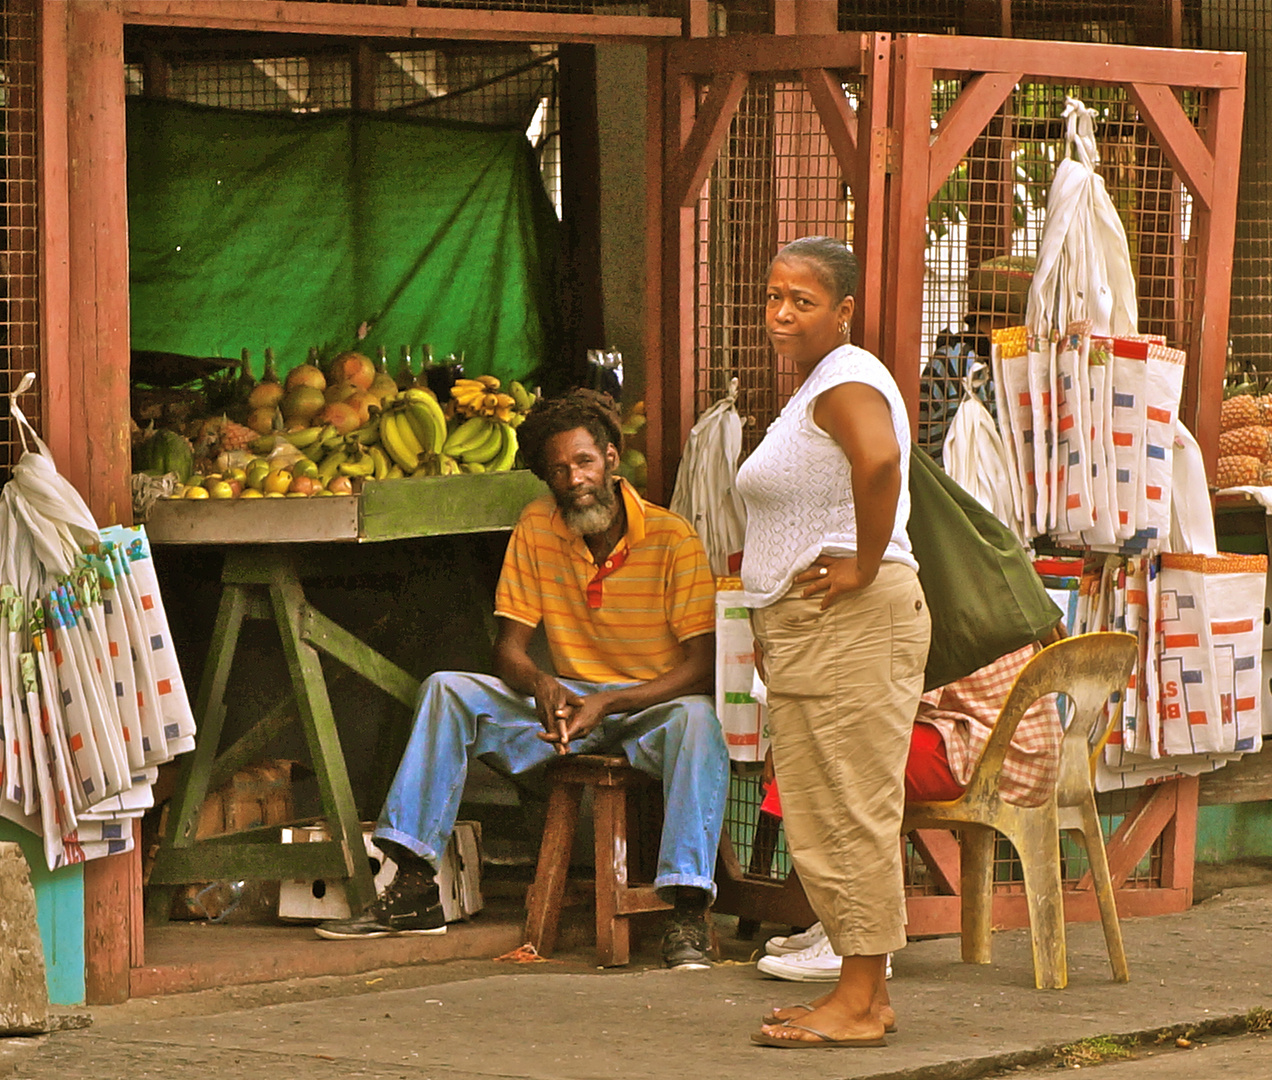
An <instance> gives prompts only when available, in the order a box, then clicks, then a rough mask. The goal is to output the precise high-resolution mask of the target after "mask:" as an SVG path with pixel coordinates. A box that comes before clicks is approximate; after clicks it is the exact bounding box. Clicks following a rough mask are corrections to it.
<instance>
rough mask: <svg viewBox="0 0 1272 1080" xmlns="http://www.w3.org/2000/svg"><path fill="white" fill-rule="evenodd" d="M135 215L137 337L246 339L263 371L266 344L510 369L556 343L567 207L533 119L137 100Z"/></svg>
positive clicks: (233, 351)
mask: <svg viewBox="0 0 1272 1080" xmlns="http://www.w3.org/2000/svg"><path fill="white" fill-rule="evenodd" d="M128 223H129V251H130V257H131V294H132V312H131V319H132V347H133V348H134V349H153V350H159V351H166V352H173V353H183V354H187V355H192V356H230V357H237V356H238V355H239V353H240V351H241V350H242V349H244V348H246V349H248V350H250V352H251V354H252V357H253V359H254V362H255V367H256V373H257V374H258V375H259V374H260V371H261V366H262V360H261V357H262V354H263V351H264V348H265V347H266V346H270V347H272V348H273V350H274V355H275V358H276V362H277V365H278V368H279V370H280V372H282V371H286V370H288V369H289V368H291V367H294V366H295V365H296V364H298V363H301V362H302V361H303V360H304V359H305V357H306V355H307V353H308V349H309V347H310V346H311V345H317V346H319V347H320V348H321V349H322V350H323V352H324V355H325V356H331V355H333V354H334V353H335V352H337V351H339V350H340V349H345V348H357V349H359V350H360V351H362V352H366V353H369V354H370V355H372V356H374V354H375V349H376V347H377V346H384V347H385V349H386V350H387V351H388V354H389V357H390V365H391V367H392V366H395V365H396V363H397V356H398V350H399V347H400V346H401V345H403V344H407V345H411V346H412V350H411V351H412V355H413V356H415V355H417V354H418V352H419V351H420V350H419V346H420V345H421V344H422V343H428V344H429V345H431V347H432V350H433V353H434V355H435V356H436V357H437V359H439V360H441V359H443V358H444V357H445V356H446V355H447V354H448V353H451V352H454V353H459V352H460V351H461V350H462V351H463V353H464V355H465V362H466V370H467V371H468V373H469V374H474V373H490V374H494V375H498V376H499V377H500V378H503V379H511V378H523V377H525V376H528V375H529V374H530V373H531V372H532V371H534V370H535V369H536V368H539V367H540V365H543V364H545V363H549V364H550V358H551V357H552V355H553V352H554V349H555V346H556V330H555V325H554V324H555V318H556V316H555V310H556V305H555V296H556V290H555V279H556V264H557V245H558V223H557V220H556V215H555V213H554V212H553V209H552V206H551V203H550V202H549V200H548V198H547V194H546V193H545V191H544V189H543V184H542V181H541V180H540V178H539V172H538V168H537V166H536V163H535V160H534V154H533V152H532V150H531V148H530V145H529V143H528V142H527V141H526V138H525V136H524V135H523V134H522V133H521V132H519V131H515V130H502V129H491V128H485V127H479V126H476V125H468V124H457V123H445V122H437V121H421V120H415V119H409V118H398V117H388V116H379V115H367V114H348V113H342V114H331V115H314V116H278V115H275V114H262V113H252V112H233V111H228V110H224V109H210V108H204V107H201V106H195V105H186V104H181V103H174V102H162V101H150V100H146V99H142V98H130V99H129V101H128ZM360 327H361V328H362V329H363V332H364V335H365V336H364V337H362V338H360V337H359V328H360ZM417 363H418V360H417Z"/></svg>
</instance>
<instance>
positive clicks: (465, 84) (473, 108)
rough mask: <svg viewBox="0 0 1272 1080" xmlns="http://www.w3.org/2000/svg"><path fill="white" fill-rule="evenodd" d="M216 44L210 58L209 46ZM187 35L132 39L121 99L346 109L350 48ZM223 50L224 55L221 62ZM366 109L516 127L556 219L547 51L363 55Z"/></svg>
mask: <svg viewBox="0 0 1272 1080" xmlns="http://www.w3.org/2000/svg"><path fill="white" fill-rule="evenodd" d="M218 42H225V43H226V44H224V45H223V46H222V51H221V54H220V55H217V43H218ZM244 49H245V46H243V45H241V44H239V43H237V42H235V41H233V39H227V38H224V37H216V38H213V37H210V36H208V35H202V34H198V33H194V34H191V35H188V36H187V37H186V38H185V39H183V41H182V43H181V45H180V47H179V48H176V49H172V50H169V51H167V52H163V53H159V52H158V51H157V48H156V44H155V43H150V42H147V41H146V39H144V38H140V37H139V38H137V39H135V40H134V41H133V42H132V48H130V50H129V51H130V53H135V54H142V55H145V56H146V60H145V61H142V60H136V59H133V60H132V62H130V63H129V64H127V65H126V67H125V79H126V88H127V93H128V94H129V95H133V96H138V95H142V94H149V95H150V96H153V97H165V98H170V99H173V100H178V101H188V102H192V103H194V104H198V105H211V106H215V107H217V108H224V109H247V110H254V111H263V112H287V113H293V114H295V113H319V112H324V111H329V110H332V109H348V108H351V107H353V105H354V103H355V102H354V99H355V95H354V84H355V81H356V79H357V77H358V74H357V71H356V64H355V59H354V57H355V54H356V52H357V49H356V44H355V43H352V42H350V43H349V44H347V45H338V46H335V47H332V46H331V45H325V46H323V47H321V48H316V49H314V50H312V51H310V52H307V53H305V54H304V55H297V54H296V53H294V52H289V51H283V50H282V49H281V47H280V46H278V45H263V46H260V47H258V48H257V49H256V50H255V51H251V50H248V51H247V52H246V53H245V52H244ZM231 50H232V52H233V54H232V55H231ZM369 62H370V64H371V66H372V80H371V81H372V92H371V101H372V104H371V107H373V108H374V109H376V110H378V111H390V110H391V111H398V112H400V113H402V114H403V115H408V116H423V117H430V118H434V119H440V120H457V121H462V122H468V123H477V124H490V125H494V126H500V127H516V128H518V129H519V130H522V131H525V132H526V136H527V138H528V139H529V140H530V142H531V145H533V146H534V148H535V153H536V155H537V157H538V160H539V171H540V176H541V177H542V178H543V183H544V188H545V189H546V190H547V192H548V195H549V197H550V198H551V199H552V202H553V205H554V206H555V207H556V209H557V214H558V216H559V215H560V212H561V154H560V134H561V133H560V107H559V105H560V96H559V89H558V87H559V71H558V58H557V51H556V49H555V47H554V46H551V45H539V44H521V43H517V44H500V43H496V44H489V45H488V44H484V43H483V44H475V43H464V44H462V45H461V44H453V43H451V44H447V45H445V46H439V47H435V48H429V49H414V50H405V51H404V50H393V49H389V50H385V51H384V52H378V51H373V52H371V53H370V59H369Z"/></svg>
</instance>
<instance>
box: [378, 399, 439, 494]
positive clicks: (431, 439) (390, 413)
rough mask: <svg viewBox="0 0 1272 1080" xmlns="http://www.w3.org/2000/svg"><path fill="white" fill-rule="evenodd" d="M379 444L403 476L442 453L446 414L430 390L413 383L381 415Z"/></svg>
mask: <svg viewBox="0 0 1272 1080" xmlns="http://www.w3.org/2000/svg"><path fill="white" fill-rule="evenodd" d="M379 434H380V445H381V446H383V447H384V450H385V452H386V453H387V454H388V456H389V458H390V459H391V460H392V463H393V464H394V465H396V466H398V468H400V469H401V470H402V472H403V474H404V475H408V476H409V475H410V474H412V473H414V472H415V471H416V469H418V468H419V467H420V465H421V464H422V463H423V462H424V461H425V460H427V459H428V458H432V457H436V456H437V455H438V454H440V453H441V452H442V444H443V443H444V442H445V441H446V417H445V416H444V415H443V413H442V407H441V406H440V405H439V404H438V403H437V398H435V397H434V396H433V395H432V393H430V392H429V391H428V390H425V389H423V388H422V387H417V386H413V387H411V388H410V389H409V390H405V391H403V392H402V395H401V397H399V398H398V400H397V401H395V402H393V404H391V405H389V406H388V407H387V408H385V410H384V411H383V412H382V413H381V414H380V428H379Z"/></svg>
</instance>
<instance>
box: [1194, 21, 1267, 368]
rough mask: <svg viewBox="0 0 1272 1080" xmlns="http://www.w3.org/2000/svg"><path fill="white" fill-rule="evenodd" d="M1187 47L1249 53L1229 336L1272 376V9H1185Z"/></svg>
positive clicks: (1241, 358)
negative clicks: (1271, 285) (1271, 286)
mask: <svg viewBox="0 0 1272 1080" xmlns="http://www.w3.org/2000/svg"><path fill="white" fill-rule="evenodd" d="M1185 13H1186V18H1185V21H1184V28H1183V30H1184V44H1185V45H1187V46H1189V47H1190V48H1198V49H1228V50H1237V51H1241V52H1244V53H1245V54H1246V90H1245V94H1246V96H1245V124H1244V127H1243V128H1242V136H1241V178H1240V186H1239V189H1238V203H1237V236H1236V246H1235V249H1234V251H1233V267H1232V313H1231V316H1230V319H1229V324H1228V332H1229V336H1230V337H1231V340H1232V350H1233V357H1234V359H1235V360H1236V361H1237V362H1238V363H1239V364H1241V365H1242V366H1249V367H1253V368H1257V369H1258V370H1259V371H1260V372H1261V373H1262V374H1263V375H1264V376H1265V377H1266V376H1268V375H1272V307H1269V305H1268V298H1267V282H1268V279H1269V278H1270V277H1272V171H1270V169H1269V166H1270V165H1272V161H1270V160H1269V158H1270V157H1272V153H1270V151H1272V4H1269V3H1267V0H1207V2H1206V3H1205V4H1185Z"/></svg>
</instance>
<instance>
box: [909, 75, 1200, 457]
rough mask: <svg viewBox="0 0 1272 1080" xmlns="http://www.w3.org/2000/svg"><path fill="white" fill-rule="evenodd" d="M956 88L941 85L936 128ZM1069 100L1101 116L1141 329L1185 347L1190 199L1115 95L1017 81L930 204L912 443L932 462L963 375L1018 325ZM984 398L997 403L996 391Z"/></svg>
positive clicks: (1189, 100) (1103, 169) (1192, 108)
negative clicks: (997, 337)
mask: <svg viewBox="0 0 1272 1080" xmlns="http://www.w3.org/2000/svg"><path fill="white" fill-rule="evenodd" d="M962 89H963V85H962V83H961V82H959V81H956V80H938V81H937V83H936V84H935V86H934V93H933V108H932V120H933V124H936V123H937V122H939V121H940V119H941V118H942V117H943V116H944V115H945V113H946V111H947V110H948V109H949V108H950V107H951V106H952V105H953V103H954V101H955V100H956V99H957V98H958V95H959V93H960V92H961V91H962ZM1067 96H1072V97H1077V98H1080V99H1081V100H1082V101H1083V102H1084V103H1085V104H1086V105H1087V106H1088V107H1090V108H1093V109H1095V110H1096V113H1097V119H1096V139H1097V142H1098V147H1099V153H1100V159H1101V160H1100V165H1099V167H1098V171H1099V173H1100V175H1101V176H1102V177H1103V179H1104V183H1105V186H1106V188H1107V190H1108V191H1109V194H1110V196H1111V197H1112V199H1113V203H1114V205H1115V207H1116V208H1117V211H1118V215H1119V217H1120V219H1121V221H1122V223H1123V226H1124V228H1125V229H1126V234H1127V242H1128V245H1129V248H1130V253H1131V265H1132V267H1133V268H1134V269H1135V270H1136V276H1137V295H1138V303H1139V331H1140V333H1144V334H1160V335H1162V336H1164V337H1165V338H1166V339H1167V341H1168V343H1169V344H1171V345H1174V346H1179V347H1183V346H1186V345H1187V344H1188V336H1189V325H1190V320H1191V318H1192V311H1191V306H1190V300H1191V298H1192V296H1193V291H1192V290H1188V289H1185V288H1184V287H1183V283H1184V282H1185V281H1190V280H1193V277H1194V275H1195V265H1196V251H1195V245H1190V243H1189V240H1190V232H1191V228H1190V227H1191V223H1192V201H1191V197H1190V196H1189V193H1188V191H1187V190H1186V188H1185V187H1184V186H1183V184H1182V183H1181V181H1180V179H1179V178H1178V177H1177V176H1176V175H1175V173H1174V171H1173V169H1172V168H1171V166H1170V164H1169V162H1168V161H1167V160H1166V157H1165V155H1164V154H1163V153H1162V150H1161V147H1160V146H1159V145H1158V144H1157V142H1156V140H1155V139H1154V137H1153V136H1152V134H1151V133H1150V131H1149V129H1148V127H1147V125H1146V124H1145V122H1144V120H1143V118H1142V117H1141V116H1140V115H1139V113H1138V111H1137V110H1136V108H1135V107H1134V105H1133V104H1132V102H1131V101H1130V99H1129V98H1128V97H1127V94H1126V92H1125V91H1124V90H1123V89H1121V88H1120V87H1109V86H1074V85H1067V86H1058V85H1053V84H1047V83H1036V82H1027V83H1022V84H1021V85H1020V86H1019V87H1018V88H1017V89H1016V90H1015V91H1014V92H1013V93H1012V94H1011V95H1010V96H1009V97H1008V99H1007V101H1006V102H1005V104H1004V105H1003V107H1002V109H1000V110H999V112H998V114H997V115H996V116H995V117H994V119H993V120H992V121H991V122H990V124H989V125H988V126H987V127H986V128H985V130H984V131H983V132H982V134H981V135H980V136H979V137H978V138H977V139H976V140H975V141H974V142H973V144H972V146H971V148H970V149H969V150H968V152H967V153H966V155H965V156H964V157H963V158H962V160H961V161H960V162H959V164H958V166H957V167H956V169H955V170H954V171H953V172H952V173H951V174H950V176H949V177H948V178H947V179H946V180H945V182H944V184H943V185H942V186H941V188H940V190H939V191H938V193H937V195H936V198H935V199H934V200H933V201H932V203H931V204H930V205H929V207H928V216H927V251H926V259H925V265H926V272H925V275H924V294H923V339H922V349H921V355H920V356H919V357H917V358H915V362H917V363H919V364H920V366H921V369H922V372H923V373H922V376H921V379H920V385H919V433H918V443H919V445H920V446H922V447H923V448H924V449H925V450H927V451H928V452H929V453H930V454H932V455H933V456H934V457H936V458H937V459H938V460H939V458H940V454H941V450H942V447H943V444H944V440H945V437H946V435H947V434H948V430H949V423H950V421H951V420H952V419H953V416H954V414H955V412H956V411H957V405H958V402H959V400H960V399H961V398H962V396H963V394H964V392H965V391H964V387H963V379H964V376H966V375H967V373H968V370H969V368H970V366H971V365H972V364H973V363H974V362H975V361H976V360H978V359H979V360H980V361H988V356H989V340H988V332H989V330H990V329H992V328H994V327H997V326H1007V325H1021V324H1023V322H1024V312H1025V301H1026V295H1027V288H1028V280H1029V273H1030V271H1031V269H1032V258H1033V257H1034V256H1035V255H1036V253H1037V251H1038V244H1039V239H1040V237H1041V233H1042V227H1043V223H1044V220H1045V210H1046V202H1047V194H1048V191H1049V189H1050V186H1051V182H1052V180H1053V179H1054V176H1055V171H1056V167H1057V166H1058V165H1059V163H1060V161H1061V160H1063V157H1064V154H1065V149H1064V145H1065V144H1064V120H1063V119H1062V116H1063V112H1064V108H1065V99H1066V97H1067ZM1199 100H1200V99H1199V97H1198V95H1196V94H1184V95H1183V102H1184V106H1185V111H1186V112H1187V113H1188V115H1189V118H1190V119H1191V120H1192V121H1193V123H1194V125H1197V124H1198V123H1199V122H1200V121H1201V120H1202V115H1201V108H1200V105H1199ZM982 396H984V397H985V398H986V400H987V401H988V402H989V403H990V404H991V405H992V403H993V388H992V385H990V386H989V387H988V388H987V389H986V390H985V391H983V392H982Z"/></svg>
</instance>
